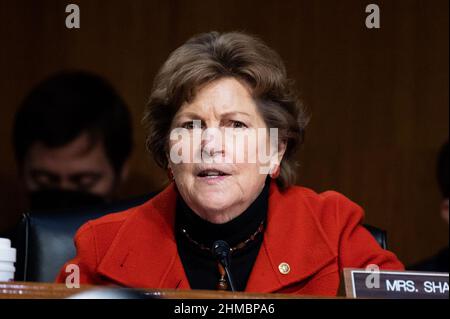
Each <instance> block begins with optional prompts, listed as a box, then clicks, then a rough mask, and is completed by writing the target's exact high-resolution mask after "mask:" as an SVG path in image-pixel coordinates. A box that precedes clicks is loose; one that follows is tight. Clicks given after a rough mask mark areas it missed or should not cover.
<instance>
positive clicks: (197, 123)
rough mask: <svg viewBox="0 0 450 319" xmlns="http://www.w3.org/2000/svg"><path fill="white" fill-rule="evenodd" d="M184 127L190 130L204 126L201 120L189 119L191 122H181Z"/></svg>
mask: <svg viewBox="0 0 450 319" xmlns="http://www.w3.org/2000/svg"><path fill="white" fill-rule="evenodd" d="M181 127H182V128H185V129H188V130H192V129H194V128H202V124H201V121H197V120H196V121H189V122H185V123H183V124H181Z"/></svg>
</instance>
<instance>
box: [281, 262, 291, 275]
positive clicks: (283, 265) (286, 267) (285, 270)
mask: <svg viewBox="0 0 450 319" xmlns="http://www.w3.org/2000/svg"><path fill="white" fill-rule="evenodd" d="M278 270H279V271H280V272H281V273H282V274H283V275H287V274H288V273H289V272H290V271H291V267H290V266H289V264H288V263H285V262H283V263H281V264H279V265H278Z"/></svg>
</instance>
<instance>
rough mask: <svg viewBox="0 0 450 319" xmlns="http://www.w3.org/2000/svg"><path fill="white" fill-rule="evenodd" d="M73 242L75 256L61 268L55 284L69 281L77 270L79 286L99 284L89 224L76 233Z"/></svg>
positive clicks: (94, 246)
mask: <svg viewBox="0 0 450 319" xmlns="http://www.w3.org/2000/svg"><path fill="white" fill-rule="evenodd" d="M74 240H75V247H76V250H77V255H76V257H75V258H74V259H72V260H70V261H68V262H67V263H66V264H65V265H64V266H63V267H62V269H61V270H60V272H59V275H58V277H57V278H56V282H58V283H66V279H67V280H71V278H73V276H71V275H72V274H73V273H74V272H73V269H74V268H77V269H78V273H79V280H80V284H92V285H95V284H101V280H100V278H98V276H96V272H95V270H96V268H97V264H98V256H97V248H96V242H95V233H94V231H93V229H92V226H91V225H90V223H89V222H88V223H86V224H84V225H83V226H82V227H81V228H80V229H79V230H78V231H77V233H76V235H75V239H74ZM69 277H70V278H69Z"/></svg>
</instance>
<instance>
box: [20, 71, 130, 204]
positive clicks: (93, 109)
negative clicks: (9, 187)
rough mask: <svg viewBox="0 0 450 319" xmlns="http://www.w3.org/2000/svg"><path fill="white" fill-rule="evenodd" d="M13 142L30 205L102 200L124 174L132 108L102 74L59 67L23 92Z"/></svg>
mask: <svg viewBox="0 0 450 319" xmlns="http://www.w3.org/2000/svg"><path fill="white" fill-rule="evenodd" d="M13 144H14V152H15V157H16V161H17V164H18V169H19V176H20V180H21V184H22V185H23V187H24V188H25V191H26V193H27V194H28V199H29V208H30V210H31V211H36V210H46V211H48V210H54V209H66V208H75V207H81V206H89V205H96V204H102V203H106V202H109V201H111V200H113V199H114V197H115V196H116V194H117V190H118V187H119V185H120V184H121V183H122V182H123V181H124V180H125V179H126V177H127V174H128V159H129V157H130V153H131V151H132V146H133V142H132V125H131V119H130V113H129V111H128V108H127V105H126V104H125V102H124V100H123V99H122V98H121V97H120V96H119V94H118V93H117V92H116V90H115V89H114V88H113V87H112V86H111V85H110V84H109V83H108V82H107V81H106V80H105V79H103V78H101V77H100V76H97V75H94V74H91V73H88V72H83V71H67V72H62V73H59V74H56V75H53V76H51V77H50V78H48V79H46V80H44V81H43V82H41V83H39V84H38V85H37V86H36V87H35V88H33V89H32V91H31V92H30V93H29V94H28V96H26V98H25V99H24V101H23V103H22V105H21V106H20V108H19V110H18V112H17V114H16V117H15V123H14V131H13Z"/></svg>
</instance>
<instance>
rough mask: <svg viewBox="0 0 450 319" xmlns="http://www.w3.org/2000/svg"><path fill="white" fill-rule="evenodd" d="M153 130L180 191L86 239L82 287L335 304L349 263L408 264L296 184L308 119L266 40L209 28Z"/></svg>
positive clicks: (162, 99)
mask: <svg viewBox="0 0 450 319" xmlns="http://www.w3.org/2000/svg"><path fill="white" fill-rule="evenodd" d="M144 122H145V124H146V126H147V129H148V138H147V147H148V149H149V150H150V151H151V153H152V154H153V156H154V159H155V161H156V162H157V163H158V164H159V165H160V166H161V167H163V168H164V169H167V170H168V174H169V176H170V179H171V183H170V185H169V186H168V187H167V188H166V189H165V190H164V191H162V192H161V193H160V194H158V195H157V196H156V197H154V198H153V199H151V200H150V201H148V202H147V203H145V204H143V205H141V206H138V207H135V208H132V209H130V210H127V211H125V212H122V213H119V214H112V215H107V216H105V217H102V218H100V219H98V220H95V221H92V222H89V223H87V224H86V225H84V226H83V227H82V228H81V229H80V230H79V231H78V233H77V235H76V238H75V242H76V244H77V251H78V254H77V257H76V258H75V259H74V260H72V261H71V262H70V263H75V264H77V265H79V266H80V275H81V280H82V282H86V283H92V284H110V283H118V284H121V285H124V286H130V287H141V288H145V287H148V288H180V289H221V290H238V291H249V292H283V293H295V294H309V295H335V294H336V293H337V290H338V287H339V284H340V273H341V270H342V269H343V268H344V267H354V268H364V267H366V266H368V265H372V264H375V265H377V266H378V267H380V268H381V269H392V270H400V269H403V265H402V264H401V263H400V261H399V260H398V259H397V258H396V257H395V255H394V254H392V253H391V252H388V251H386V250H383V249H382V248H381V247H380V246H379V245H378V244H377V242H376V241H375V239H374V238H372V236H371V235H370V233H369V232H368V231H367V230H366V229H365V228H364V227H363V226H361V221H362V218H363V211H362V209H361V208H360V207H359V206H358V205H356V204H355V203H353V202H352V201H350V200H349V199H347V198H346V197H344V196H343V195H341V194H339V193H336V192H333V191H328V192H324V193H321V194H318V193H315V192H314V191H312V190H310V189H307V188H304V187H299V186H295V185H294V176H295V174H294V171H295V169H294V167H293V163H294V162H293V155H294V153H295V151H296V150H297V149H298V148H299V146H300V145H301V143H302V141H303V136H304V130H305V126H306V124H307V122H308V116H307V114H306V112H305V110H304V108H303V107H302V105H301V104H300V102H299V100H298V99H297V97H296V94H295V93H294V90H293V88H292V85H291V82H290V81H289V80H288V78H287V76H286V70H285V67H284V65H283V63H282V61H281V59H280V57H279V56H278V54H276V53H275V52H274V51H273V50H272V49H270V48H269V47H268V46H266V45H265V44H264V43H263V42H262V41H260V40H258V39H257V38H255V37H252V36H249V35H246V34H243V33H237V32H233V33H223V34H220V33H217V32H211V33H206V34H201V35H198V36H195V37H193V38H192V39H190V40H189V41H187V42H186V43H185V44H183V45H182V46H181V47H179V48H178V49H176V50H175V51H174V52H173V53H172V54H171V55H170V57H169V58H168V60H167V61H166V63H165V64H164V65H163V67H162V68H161V70H160V71H159V73H158V75H157V76H156V78H155V83H154V86H153V90H152V94H151V96H150V100H149V103H148V105H147V109H146V114H145V119H144ZM267 150H269V151H268V152H267ZM242 155H244V156H242ZM242 159H243V160H242ZM65 276H66V274H65V273H64V272H63V271H62V272H61V275H60V277H59V278H58V280H59V281H63V280H64V279H65Z"/></svg>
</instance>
